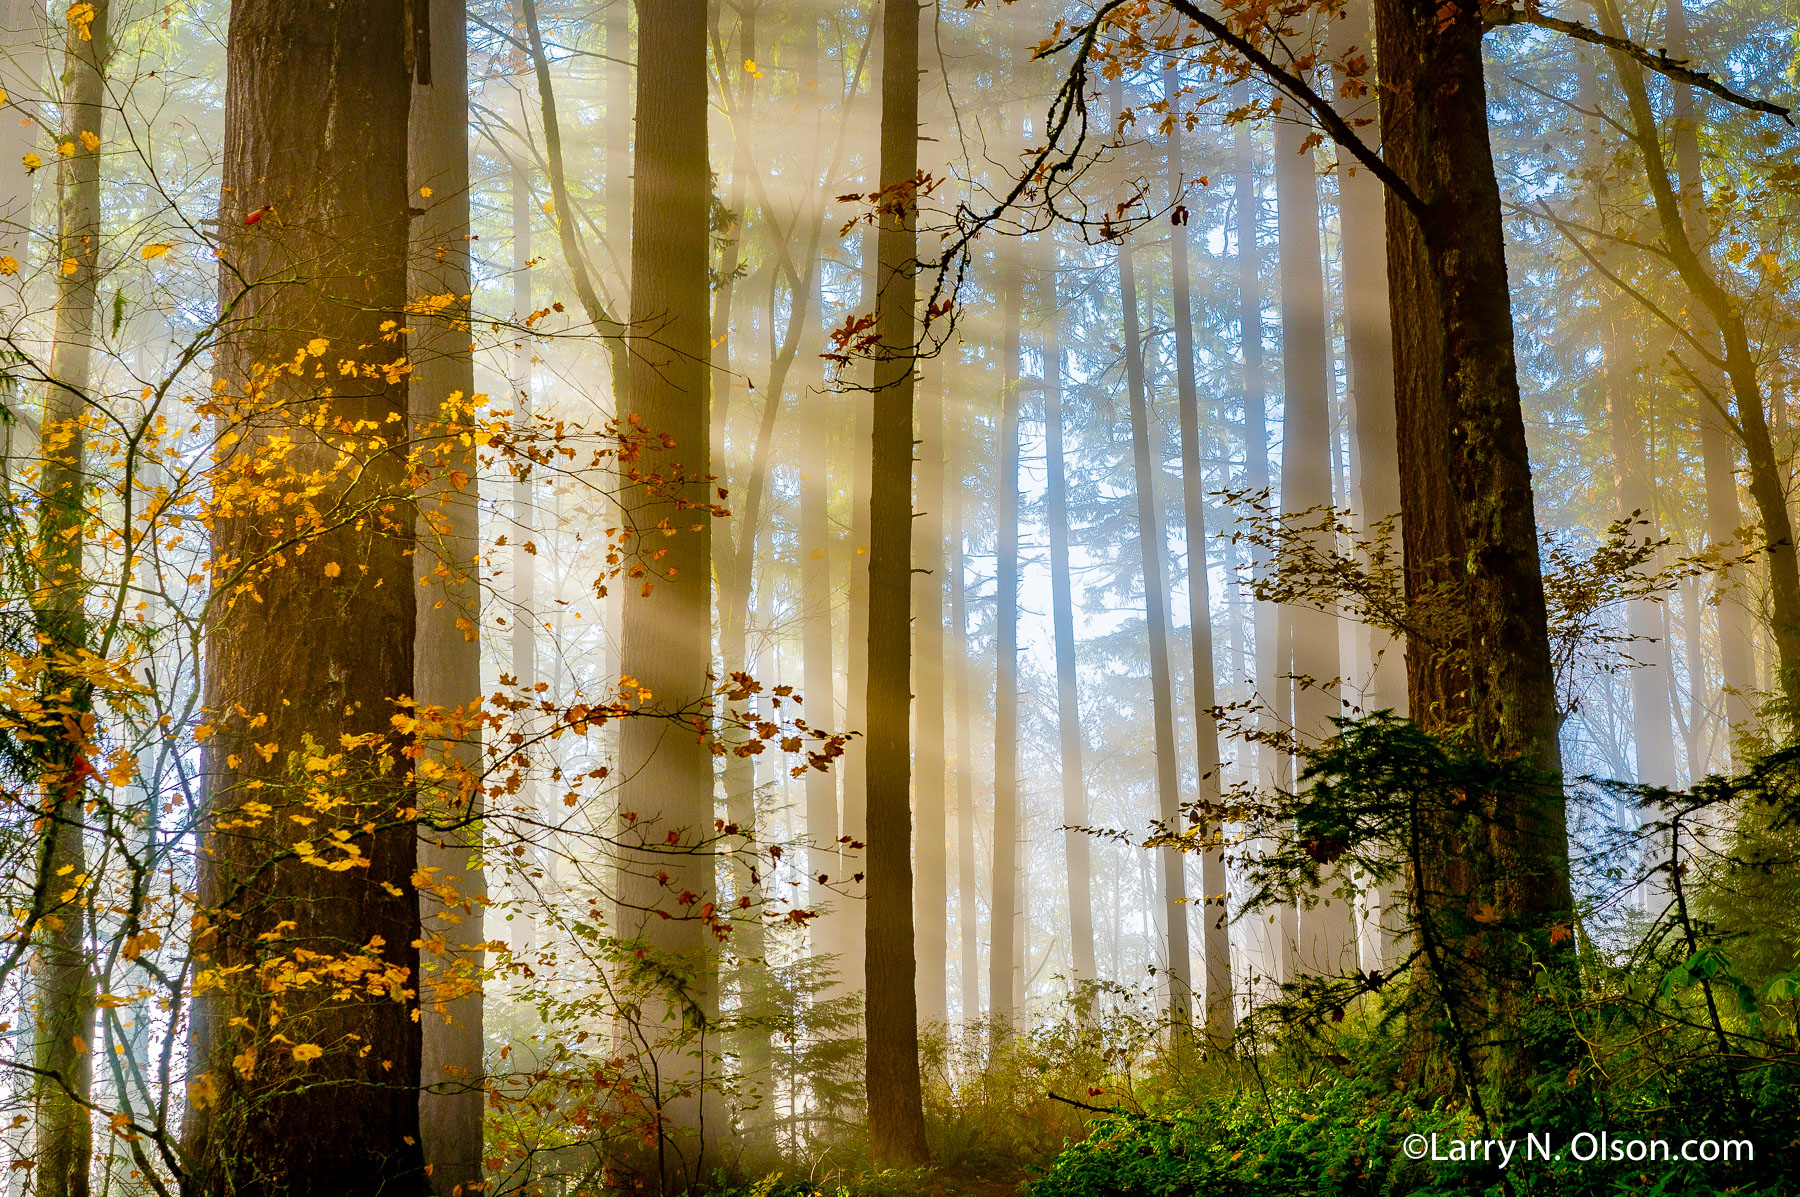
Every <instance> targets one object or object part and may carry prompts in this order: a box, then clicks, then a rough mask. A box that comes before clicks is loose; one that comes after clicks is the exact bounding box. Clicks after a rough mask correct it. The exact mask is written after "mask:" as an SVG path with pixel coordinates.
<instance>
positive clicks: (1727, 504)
mask: <svg viewBox="0 0 1800 1197" xmlns="http://www.w3.org/2000/svg"><path fill="white" fill-rule="evenodd" d="M1667 34H1668V38H1667V40H1668V43H1669V53H1670V54H1672V55H1675V56H1676V57H1678V58H1685V57H1686V55H1687V40H1688V38H1687V9H1686V7H1685V6H1684V5H1683V3H1682V0H1671V2H1670V4H1669V8H1668V17H1667ZM1670 91H1671V95H1672V105H1671V106H1672V108H1673V112H1672V114H1671V115H1672V116H1673V117H1674V120H1673V122H1672V124H1673V128H1672V130H1671V134H1672V140H1673V141H1674V146H1675V174H1676V178H1677V180H1678V181H1679V183H1680V185H1681V194H1680V206H1681V211H1682V214H1683V216H1684V218H1685V223H1686V226H1687V227H1688V228H1689V229H1691V230H1693V234H1694V238H1695V240H1697V241H1698V242H1699V243H1700V244H1702V245H1710V244H1711V243H1712V240H1713V234H1712V231H1711V229H1710V227H1709V224H1710V221H1709V218H1708V216H1707V212H1706V190H1705V184H1704V182H1703V180H1702V179H1701V174H1700V140H1699V136H1698V133H1697V130H1696V122H1695V119H1694V93H1693V89H1692V88H1690V87H1689V86H1687V85H1686V84H1685V83H1679V82H1675V81H1673V80H1671V82H1670ZM1698 403H1699V409H1700V458H1701V471H1702V476H1703V477H1704V478H1705V480H1706V481H1705V487H1706V534H1707V538H1708V539H1709V540H1711V541H1713V542H1714V543H1715V544H1721V545H1723V544H1729V543H1730V542H1731V541H1732V540H1734V539H1735V538H1736V536H1737V530H1738V528H1739V526H1741V525H1742V524H1743V522H1744V521H1743V509H1742V508H1741V507H1740V506H1739V505H1738V486H1737V453H1736V450H1735V449H1733V447H1732V443H1731V442H1732V428H1731V422H1730V421H1729V420H1728V419H1727V418H1726V417H1725V413H1724V412H1722V411H1720V410H1719V407H1718V405H1716V404H1714V403H1711V402H1709V401H1708V400H1707V399H1706V398H1705V397H1700V398H1699V399H1698ZM1772 573H1773V568H1772V563H1771V574H1772ZM1738 577H1741V575H1737V576H1736V577H1734V574H1733V572H1732V571H1724V572H1721V573H1720V574H1719V576H1718V579H1717V583H1716V586H1717V596H1716V597H1717V602H1718V606H1717V608H1716V610H1717V613H1718V621H1719V663H1720V666H1721V672H1722V674H1723V678H1724V684H1725V685H1724V689H1725V694H1724V700H1725V702H1724V706H1725V717H1726V721H1727V723H1728V725H1729V726H1730V728H1732V729H1733V730H1734V731H1739V732H1741V731H1744V730H1748V729H1750V728H1752V727H1754V726H1755V720H1756V665H1755V662H1754V660H1753V657H1752V653H1753V647H1752V640H1751V625H1752V618H1753V617H1752V615H1751V613H1750V612H1749V610H1747V609H1746V608H1745V606H1744V602H1743V598H1742V595H1741V592H1738V591H1739V587H1738V584H1737V582H1738ZM1732 738H1733V737H1732V735H1730V734H1728V735H1727V736H1726V744H1727V746H1728V747H1730V746H1731V742H1732ZM1732 759H1733V760H1734V761H1738V762H1739V763H1741V754H1739V753H1738V752H1737V751H1736V749H1735V748H1732Z"/></svg>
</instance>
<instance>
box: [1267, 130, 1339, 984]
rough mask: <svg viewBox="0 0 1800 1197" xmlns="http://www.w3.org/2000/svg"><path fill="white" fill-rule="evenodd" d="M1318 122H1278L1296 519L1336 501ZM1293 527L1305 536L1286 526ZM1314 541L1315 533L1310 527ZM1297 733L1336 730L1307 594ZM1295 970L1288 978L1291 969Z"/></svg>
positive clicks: (1285, 374) (1286, 506)
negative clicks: (1315, 137) (1309, 145)
mask: <svg viewBox="0 0 1800 1197" xmlns="http://www.w3.org/2000/svg"><path fill="white" fill-rule="evenodd" d="M1311 128H1312V126H1311V124H1310V123H1308V122H1302V121H1301V119H1300V118H1299V117H1298V116H1296V117H1294V118H1293V119H1289V120H1283V121H1279V122H1277V123H1276V125H1275V207H1276V212H1277V222H1278V224H1277V235H1278V238H1279V247H1280V250H1279V252H1280V257H1281V375H1282V437H1281V510H1282V514H1283V517H1284V518H1285V519H1287V520H1289V521H1291V522H1293V523H1297V524H1302V525H1303V524H1307V523H1313V522H1316V521H1317V520H1318V518H1319V517H1320V516H1321V515H1322V514H1324V513H1325V511H1326V510H1327V509H1329V508H1330V507H1331V506H1332V493H1331V492H1332V485H1331V483H1332V466H1331V442H1332V440H1333V439H1335V438H1334V436H1333V432H1332V430H1333V428H1334V427H1335V424H1334V421H1333V420H1332V418H1331V360H1330V338H1329V333H1328V330H1327V329H1326V325H1325V274H1324V258H1323V248H1322V246H1321V243H1320V235H1319V183H1318V177H1317V175H1316V174H1315V173H1314V168H1313V156H1312V151H1311V150H1310V149H1308V150H1302V149H1301V147H1302V146H1303V145H1304V144H1305V139H1306V136H1307V133H1308V132H1309V131H1310V130H1311ZM1288 535H1290V536H1292V535H1299V534H1297V533H1292V532H1290V533H1288ZM1308 539H1310V540H1311V541H1313V542H1314V546H1313V547H1314V548H1315V549H1319V550H1322V551H1326V552H1329V551H1330V550H1331V548H1332V546H1331V545H1329V544H1319V543H1317V542H1318V541H1319V536H1318V535H1316V534H1309V536H1308ZM1284 614H1285V615H1286V617H1287V621H1288V627H1289V629H1290V634H1291V637H1292V639H1291V641H1290V649H1289V651H1290V653H1291V658H1290V665H1289V669H1290V670H1291V672H1292V674H1293V685H1294V689H1293V694H1294V722H1293V727H1294V732H1295V734H1296V735H1297V736H1298V737H1299V739H1300V741H1301V742H1302V743H1303V744H1307V745H1316V744H1318V743H1320V742H1322V741H1323V740H1325V739H1326V738H1327V737H1329V736H1330V735H1332V734H1333V732H1334V731H1335V730H1336V729H1335V728H1334V727H1333V726H1332V723H1331V720H1332V719H1333V718H1334V717H1335V716H1338V715H1340V714H1342V713H1343V706H1342V704H1341V703H1340V702H1339V700H1338V626H1337V615H1336V613H1335V612H1332V611H1325V610H1321V609H1320V608H1318V607H1316V606H1313V605H1311V604H1309V603H1293V604H1289V606H1288V607H1287V610H1286V611H1285V612H1284ZM1338 885H1339V880H1338V878H1337V877H1336V874H1335V873H1332V872H1326V873H1325V874H1324V880H1323V881H1322V882H1321V886H1320V890H1319V892H1317V893H1315V894H1314V895H1313V899H1314V901H1315V903H1316V904H1315V905H1313V906H1310V907H1307V908H1304V909H1302V910H1301V911H1300V912H1299V915H1300V917H1299V927H1300V938H1299V941H1298V942H1297V943H1296V945H1295V956H1296V960H1297V962H1298V964H1299V966H1300V968H1302V969H1303V970H1305V971H1306V972H1309V973H1314V974H1317V975H1322V976H1338V975H1341V974H1343V973H1346V972H1351V971H1354V970H1355V969H1356V967H1357V955H1356V935H1355V932H1354V929H1353V927H1352V920H1351V910H1350V904H1349V903H1347V902H1345V901H1344V900H1343V898H1341V897H1339V896H1337V895H1335V894H1334V893H1333V892H1332V891H1333V890H1335V889H1336V888H1337V886H1338ZM1290 979H1291V978H1290Z"/></svg>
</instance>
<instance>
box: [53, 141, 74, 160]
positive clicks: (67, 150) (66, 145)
mask: <svg viewBox="0 0 1800 1197" xmlns="http://www.w3.org/2000/svg"><path fill="white" fill-rule="evenodd" d="M56 152H57V153H59V154H61V155H62V156H63V157H65V158H73V157H74V156H75V143H74V142H72V141H65V142H63V143H62V144H61V145H59V146H57V147H56Z"/></svg>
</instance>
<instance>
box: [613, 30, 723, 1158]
mask: <svg viewBox="0 0 1800 1197" xmlns="http://www.w3.org/2000/svg"><path fill="white" fill-rule="evenodd" d="M706 8H707V6H706V0H638V3H637V17H638V52H637V64H638V71H637V107H636V111H637V155H636V160H635V163H634V166H635V171H634V177H633V191H632V221H631V223H632V244H631V313H632V320H631V324H632V326H633V327H634V328H655V329H656V330H657V335H656V336H654V337H643V338H636V339H633V340H632V342H631V355H630V356H631V363H630V364H631V381H630V398H631V410H632V411H633V412H634V414H636V415H637V416H639V417H640V419H641V421H642V424H643V427H645V428H646V429H649V430H652V431H653V432H654V433H656V434H660V435H662V436H665V437H667V438H669V439H670V440H672V442H673V446H672V448H670V449H669V450H668V451H667V453H666V455H664V456H663V460H661V461H659V462H657V463H656V465H657V467H658V469H659V472H661V473H664V474H665V475H667V474H669V473H672V472H674V471H675V470H676V469H677V468H678V469H679V472H680V476H681V478H682V479H683V481H682V483H681V485H680V490H679V494H680V497H681V498H684V499H686V500H687V502H688V503H689V504H691V505H690V506H688V507H685V508H677V507H675V506H674V505H673V504H672V503H670V502H669V501H667V500H666V499H660V500H659V499H657V498H656V497H655V496H653V495H652V494H651V493H650V492H649V490H648V488H647V487H645V486H644V485H642V484H633V485H631V486H629V487H628V488H627V489H626V491H625V495H624V501H625V506H626V508H627V515H628V518H629V519H630V520H631V521H632V524H633V525H634V526H635V527H637V528H640V529H643V530H644V531H645V533H646V534H647V535H648V534H650V533H651V530H652V529H654V528H655V527H656V526H657V524H658V523H659V522H660V521H664V520H666V521H668V527H669V528H670V529H671V530H672V531H673V532H674V535H672V536H669V537H668V538H667V539H666V540H665V539H663V538H661V537H657V539H658V540H660V541H661V543H660V544H658V545H656V546H655V548H656V549H657V550H658V551H661V552H663V554H664V555H663V556H662V557H661V558H660V560H658V561H657V562H656V563H655V566H654V572H653V575H652V576H651V577H650V578H648V579H646V583H647V584H646V586H645V588H644V589H643V590H638V589H634V588H628V593H627V594H626V596H625V603H624V611H623V613H622V614H623V619H624V626H623V644H622V661H621V666H622V669H623V671H624V672H625V673H626V674H628V675H630V676H631V677H633V678H635V679H637V681H638V682H639V683H640V685H641V686H642V687H643V688H644V689H647V690H649V691H650V693H651V694H652V695H653V698H652V700H651V701H652V702H653V703H654V705H655V706H656V708H657V709H659V710H660V711H662V712H665V713H667V714H669V715H673V716H676V717H677V722H676V723H674V724H670V723H668V722H666V721H664V720H661V719H649V718H639V719H628V720H626V721H625V723H624V726H623V727H622V728H621V730H620V736H619V754H620V766H621V772H620V775H621V777H622V778H623V780H622V781H621V783H620V786H619V802H620V806H621V809H622V811H623V812H624V814H625V815H626V816H627V817H629V816H632V815H635V816H636V818H635V820H629V821H630V822H631V823H632V826H633V827H634V828H635V831H634V832H632V833H630V834H628V835H627V837H626V843H625V845H624V848H625V851H624V853H623V856H624V860H623V874H624V875H623V876H622V877H621V879H620V891H621V910H620V927H621V930H622V931H623V932H624V933H626V934H628V935H638V936H640V937H641V938H642V939H643V940H644V941H645V942H646V944H647V945H648V946H649V947H650V948H651V949H652V950H654V951H656V952H657V953H659V954H660V955H662V956H663V957H665V958H666V959H668V960H670V961H671V962H674V963H676V964H677V965H678V966H679V967H680V968H681V969H682V970H683V972H684V974H685V976H686V977H687V981H686V984H685V988H684V989H683V991H682V992H681V993H680V994H679V995H675V994H671V995H669V997H670V1000H671V1002H672V1003H675V1004H678V1005H679V1006H680V1007H681V1011H680V1013H681V1017H680V1018H679V1019H676V1020H674V1021H673V1022H672V1023H661V1024H660V1025H659V1020H658V1019H657V1018H655V1017H654V1016H649V1015H647V1016H646V1022H645V1024H644V1025H643V1026H642V1027H641V1028H640V1031H641V1032H642V1033H644V1034H646V1035H648V1036H649V1037H650V1039H651V1042H652V1045H653V1052H654V1054H655V1057H656V1059H655V1064H656V1068H657V1076H658V1080H659V1082H660V1083H661V1084H662V1085H663V1086H665V1091H664V1093H662V1094H658V1101H659V1104H660V1106H661V1117H662V1119H663V1123H664V1131H665V1133H664V1134H663V1135H662V1136H661V1137H660V1138H659V1142H658V1152H659V1155H660V1157H661V1158H660V1159H659V1161H658V1170H659V1171H660V1181H661V1184H662V1187H663V1190H664V1191H665V1192H669V1191H680V1190H681V1189H682V1188H684V1187H686V1185H688V1184H691V1183H694V1182H696V1181H697V1180H698V1178H699V1177H700V1176H701V1175H702V1174H703V1172H704V1171H705V1169H706V1167H707V1166H708V1165H707V1160H706V1156H707V1154H708V1153H709V1151H710V1150H711V1148H712V1147H713V1145H714V1143H715V1142H716V1139H717V1136H718V1135H719V1134H720V1133H721V1129H722V1128H721V1118H720V1116H719V1114H718V1113H717V1112H716V1111H714V1110H713V1109H712V1108H711V1107H712V1105H713V1103H712V1101H711V1100H710V1099H709V1098H707V1097H705V1096H703V1095H700V1094H690V1095H688V1096H683V1097H681V1098H679V1099H678V1100H674V1101H671V1100H669V1099H668V1098H667V1096H666V1093H667V1088H666V1087H667V1086H668V1085H670V1084H671V1083H685V1084H687V1085H689V1086H692V1085H695V1084H698V1083H699V1082H700V1081H701V1080H702V1074H703V1073H704V1072H705V1071H706V1070H708V1069H709V1068H710V1061H709V1060H708V1058H707V1055H706V1053H707V1052H708V1051H710V1050H716V1046H717V1045H716V1044H713V1043H710V1042H707V1041H705V1040H702V1041H701V1042H699V1043H695V1044H679V1043H671V1042H669V1039H668V1038H667V1036H669V1035H670V1034H671V1033H672V1028H674V1027H679V1026H681V1025H683V1024H686V1025H688V1026H699V1027H702V1028H704V1027H707V1026H709V1025H710V1023H711V1021H712V1019H713V1018H714V1016H715V1012H716V996H715V990H716V976H717V967H718V966H717V959H716V948H715V946H714V931H715V926H716V924H715V922H714V919H713V907H712V894H713V889H714V881H713V854H712V851H711V844H712V818H713V758H712V753H711V752H710V750H709V749H708V747H707V745H706V744H705V743H704V741H703V739H702V737H703V735H704V732H705V730H706V729H705V727H704V726H703V719H704V716H703V715H701V714H700V713H699V711H700V705H699V704H700V703H701V702H702V701H703V700H704V699H705V698H706V696H707V693H708V690H709V682H708V679H707V673H708V670H709V667H710V666H711V663H712V618H711V615H712V602H711V599H712V595H711V587H710V585H709V582H710V578H711V574H712V569H711V564H712V528H711V517H710V515H709V513H708V512H709V508H708V506H707V503H708V500H709V499H710V498H711V491H710V485H709V483H708V481H707V476H708V474H709V472H710V470H711V462H710V460H709V454H708V452H707V449H708V430H709V427H710V420H709V402H708V383H709V379H708V370H707V363H708V361H709V360H710V358H711V345H710V343H709V341H710V338H709V322H708V313H707V300H708V281H707V267H708V265H709V258H710V254H709V249H710V246H709V244H708V238H709V233H708V229H709V216H710V207H711V204H710V201H711V192H712V188H711V176H710V174H709V171H708V169H707V84H706ZM645 547H646V549H648V548H649V547H650V546H648V545H646V546H645ZM646 590H647V593H645V591H646ZM683 724H686V725H687V726H683ZM663 876H666V877H667V878H668V880H667V881H663V880H661V878H662V877H663ZM662 914H667V915H669V916H671V917H668V918H661V917H658V916H659V915H662ZM665 1027H667V1028H670V1030H665V1029H664V1028H665Z"/></svg>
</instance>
